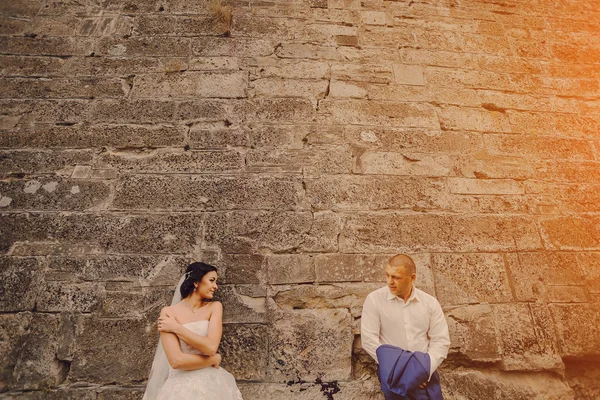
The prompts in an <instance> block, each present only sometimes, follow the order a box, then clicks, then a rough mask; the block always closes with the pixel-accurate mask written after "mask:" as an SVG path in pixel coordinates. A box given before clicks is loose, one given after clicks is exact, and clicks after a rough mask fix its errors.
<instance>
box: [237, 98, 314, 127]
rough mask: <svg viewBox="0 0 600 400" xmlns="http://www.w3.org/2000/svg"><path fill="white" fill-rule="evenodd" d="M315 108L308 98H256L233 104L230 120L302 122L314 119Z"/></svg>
mask: <svg viewBox="0 0 600 400" xmlns="http://www.w3.org/2000/svg"><path fill="white" fill-rule="evenodd" d="M315 114H316V113H315V108H314V106H313V104H312V103H311V101H310V100H307V99H295V98H283V99H256V100H248V101H240V102H237V103H234V104H233V109H232V112H231V115H230V120H231V121H232V122H259V123H260V122H268V123H277V122H279V123H285V124H289V123H294V122H295V123H302V124H306V123H309V122H311V121H313V120H314V119H315Z"/></svg>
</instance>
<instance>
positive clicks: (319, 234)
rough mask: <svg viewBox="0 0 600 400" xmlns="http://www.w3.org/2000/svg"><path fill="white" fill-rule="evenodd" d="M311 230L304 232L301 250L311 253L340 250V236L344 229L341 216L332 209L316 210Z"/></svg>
mask: <svg viewBox="0 0 600 400" xmlns="http://www.w3.org/2000/svg"><path fill="white" fill-rule="evenodd" d="M312 218H313V220H312V225H311V226H310V230H309V231H308V232H307V233H306V234H304V237H303V241H302V243H301V245H300V250H301V251H304V252H309V253H328V252H330V253H334V252H337V251H338V237H339V235H340V232H341V230H342V219H341V217H340V216H339V215H338V214H336V213H333V212H330V211H322V212H315V213H313V216H312Z"/></svg>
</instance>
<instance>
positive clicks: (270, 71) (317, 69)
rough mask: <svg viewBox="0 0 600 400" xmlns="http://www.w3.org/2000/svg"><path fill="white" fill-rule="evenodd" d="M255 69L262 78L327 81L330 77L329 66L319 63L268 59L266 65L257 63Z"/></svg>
mask: <svg viewBox="0 0 600 400" xmlns="http://www.w3.org/2000/svg"><path fill="white" fill-rule="evenodd" d="M257 68H258V72H257V74H258V75H259V76H260V77H262V78H284V79H327V78H329V76H330V72H329V70H330V67H329V64H328V63H325V62H321V61H301V60H298V61H289V60H285V59H277V60H270V59H268V63H265V64H264V65H263V64H262V63H259V64H258V66H257Z"/></svg>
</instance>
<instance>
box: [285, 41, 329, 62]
mask: <svg viewBox="0 0 600 400" xmlns="http://www.w3.org/2000/svg"><path fill="white" fill-rule="evenodd" d="M274 52H275V54H276V55H277V56H278V57H280V58H293V59H305V60H306V59H308V60H317V61H323V60H336V61H337V60H340V59H341V56H340V55H339V54H338V52H337V51H336V48H335V47H329V46H318V45H315V44H310V43H284V44H282V45H281V46H279V47H277V49H276V50H274Z"/></svg>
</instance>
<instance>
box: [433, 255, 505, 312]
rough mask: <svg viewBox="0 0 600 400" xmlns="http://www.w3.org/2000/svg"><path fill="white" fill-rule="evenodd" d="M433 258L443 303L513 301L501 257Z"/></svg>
mask: <svg viewBox="0 0 600 400" xmlns="http://www.w3.org/2000/svg"><path fill="white" fill-rule="evenodd" d="M432 258H433V269H434V276H435V280H436V290H437V295H438V298H439V300H440V303H442V304H444V305H455V304H469V303H481V302H488V303H498V302H509V301H511V300H512V294H511V291H510V286H509V282H508V276H507V274H506V266H505V265H504V257H503V256H502V254H495V253H491V254H434V255H433V256H432Z"/></svg>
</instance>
